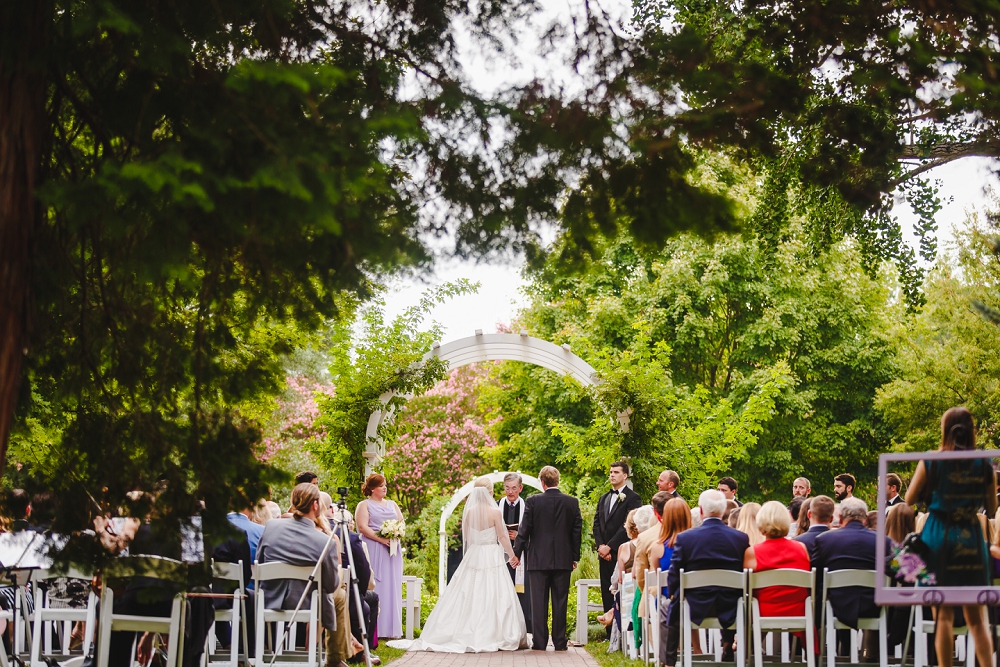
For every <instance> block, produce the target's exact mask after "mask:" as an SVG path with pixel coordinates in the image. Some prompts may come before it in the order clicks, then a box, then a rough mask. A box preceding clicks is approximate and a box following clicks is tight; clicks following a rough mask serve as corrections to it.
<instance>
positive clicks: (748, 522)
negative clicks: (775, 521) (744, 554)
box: [736, 503, 764, 546]
mask: <svg viewBox="0 0 1000 667" xmlns="http://www.w3.org/2000/svg"><path fill="white" fill-rule="evenodd" d="M759 511H760V503H745V504H744V505H743V506H742V507H740V520H739V523H737V524H736V530H738V531H740V532H741V533H746V536H747V538H749V540H750V546H753V545H755V544H759V543H761V542H763V541H764V536H763V535H762V534H761V532H760V530H759V529H758V528H757V512H759Z"/></svg>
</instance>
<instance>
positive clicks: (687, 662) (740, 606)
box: [677, 569, 747, 667]
mask: <svg viewBox="0 0 1000 667" xmlns="http://www.w3.org/2000/svg"><path fill="white" fill-rule="evenodd" d="M710 586H713V587H718V588H732V589H736V590H738V591H740V593H741V595H740V598H739V600H738V602H737V605H736V646H735V648H734V651H735V654H736V665H737V667H745V665H746V626H745V620H744V619H745V605H746V592H747V574H746V571H744V570H740V571H734V570H699V571H697V572H686V571H685V570H683V569H682V570H681V571H680V590H679V591H678V593H677V600H678V603H679V604H680V606H681V608H680V612H681V637H680V640H681V641H680V643H681V648H682V651H683V654H684V667H691V663H692V661H693V655H692V648H691V630H693V629H695V628H720V629H721V627H722V625H721V624H720V623H719V620H718V619H717V618H706V619H704V620H703V621H702V622H701V623H700V624H697V625H696V624H694V623H692V622H691V606H690V604H688V601H687V599H686V598H687V592H688V591H690V590H692V589H696V588H706V587H710Z"/></svg>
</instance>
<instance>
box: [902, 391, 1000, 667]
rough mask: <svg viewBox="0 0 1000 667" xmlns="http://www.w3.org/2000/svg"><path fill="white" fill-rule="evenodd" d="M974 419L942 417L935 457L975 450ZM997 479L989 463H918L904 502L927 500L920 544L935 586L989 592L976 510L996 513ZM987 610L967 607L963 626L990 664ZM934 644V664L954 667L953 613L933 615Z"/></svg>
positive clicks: (962, 414) (963, 412)
mask: <svg viewBox="0 0 1000 667" xmlns="http://www.w3.org/2000/svg"><path fill="white" fill-rule="evenodd" d="M975 428H976V427H975V422H974V421H973V419H972V413H970V412H969V411H968V410H967V409H965V408H951V409H950V410H948V411H946V412H945V413H944V415H942V416H941V447H940V448H939V451H942V452H950V451H955V450H971V449H975V448H976V430H975ZM996 488H997V487H996V474H995V473H994V471H993V466H992V465H991V463H990V461H989V460H988V459H964V460H954V461H921V462H920V463H919V464H918V465H917V470H916V472H915V473H914V475H913V481H912V482H910V488H909V489H908V490H907V492H906V502H907V503H908V504H910V505H913V504H916V503H917V502H919V501H920V500H921V499H926V498H929V499H930V500H929V502H928V503H927V507H928V517H927V523H925V524H924V529H923V531H921V533H920V538H921V540H923V542H924V543H925V544H926V545H927V546H928V547H929V548H930V555H929V556H928V558H927V569H928V571H930V572H932V573H933V574H934V578H935V585H937V586H987V585H989V583H990V575H989V551H988V546H987V544H986V539H985V538H984V537H983V530H982V524H980V522H979V517H978V516H977V515H978V514H979V510H980V509H983V508H985V509H986V512H987V515H988V516H993V514H994V513H995V512H996V509H997V497H996ZM985 609H986V608H985V605H965V606H964V607H963V611H964V612H965V620H966V623H967V624H968V626H969V633H970V634H972V636H973V637H974V639H975V644H976V656H977V657H978V658H979V660H980V663H981V664H984V665H988V664H992V655H993V642H992V640H991V638H990V634H989V632H988V630H987V625H986V622H985V616H984V614H985ZM936 618H937V631H936V636H935V640H934V644H935V648H936V649H937V656H938V664H939V665H940V666H941V667H952V654H953V653H954V647H955V636H954V634H953V632H952V629H953V627H954V609H953V608H952V607H938V608H937V609H936Z"/></svg>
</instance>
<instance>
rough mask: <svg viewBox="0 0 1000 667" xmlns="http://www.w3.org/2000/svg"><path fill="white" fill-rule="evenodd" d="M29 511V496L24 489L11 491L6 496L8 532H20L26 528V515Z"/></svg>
mask: <svg viewBox="0 0 1000 667" xmlns="http://www.w3.org/2000/svg"><path fill="white" fill-rule="evenodd" d="M30 511H31V496H29V495H28V492H27V491H25V490H24V489H13V490H11V491H10V492H9V493H8V494H7V512H8V514H9V517H10V525H9V530H10V532H12V533H17V532H20V531H22V530H24V529H26V528H27V527H28V513H29V512H30Z"/></svg>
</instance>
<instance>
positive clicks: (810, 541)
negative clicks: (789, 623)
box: [795, 496, 833, 625]
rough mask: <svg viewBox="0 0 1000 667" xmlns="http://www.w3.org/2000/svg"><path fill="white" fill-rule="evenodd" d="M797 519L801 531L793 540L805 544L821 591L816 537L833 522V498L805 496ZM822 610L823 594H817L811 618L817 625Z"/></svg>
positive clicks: (821, 580) (821, 582)
mask: <svg viewBox="0 0 1000 667" xmlns="http://www.w3.org/2000/svg"><path fill="white" fill-rule="evenodd" d="M799 519H800V524H799V525H800V528H799V530H800V531H801V532H800V533H799V534H798V535H796V536H795V541H796V542H801V543H802V544H804V545H805V547H806V551H807V552H808V553H809V561H810V562H811V563H812V566H813V567H815V568H816V590H817V591H822V590H823V570H822V568H819V567H817V566H816V538H817V537H819V536H820V535H822V534H823V533H825V532H827V531H828V530H830V529H831V528H830V524H832V523H833V498H830V497H829V496H816V497H815V498H807V499H806V501H805V502H804V503H803V504H802V509H801V510H800V512H799ZM803 520H804V521H805V522H806V525H805V526H803V525H802V523H801V521H803ZM822 611H823V596H822V595H817V596H816V600H815V605H814V609H813V612H814V616H813V618H815V619H817V620H816V623H817V625H818V624H819V619H820V618H822Z"/></svg>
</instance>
